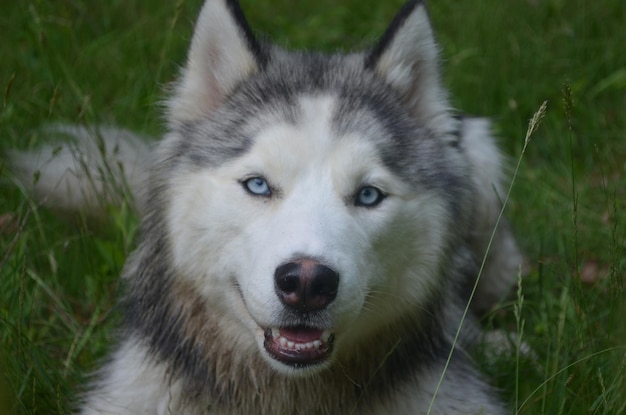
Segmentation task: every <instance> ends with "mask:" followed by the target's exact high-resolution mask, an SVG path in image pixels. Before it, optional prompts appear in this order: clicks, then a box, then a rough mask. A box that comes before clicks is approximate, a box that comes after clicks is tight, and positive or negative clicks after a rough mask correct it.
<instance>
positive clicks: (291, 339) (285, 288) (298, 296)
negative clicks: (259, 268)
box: [263, 259, 339, 367]
mask: <svg viewBox="0 0 626 415" xmlns="http://www.w3.org/2000/svg"><path fill="white" fill-rule="evenodd" d="M274 289H275V291H276V295H277V296H278V298H279V299H280V301H281V302H282V304H283V306H284V307H285V308H286V309H288V310H289V312H291V313H294V314H297V315H299V316H302V321H303V322H302V324H297V325H289V326H285V327H271V328H267V329H265V332H264V335H265V341H264V343H263V344H264V347H265V350H267V352H268V353H269V354H270V356H272V357H273V358H274V359H276V360H278V361H280V362H282V363H284V364H287V365H289V366H293V367H304V366H309V365H313V364H317V363H321V362H323V361H325V360H326V359H327V358H328V357H329V356H330V355H331V353H332V350H333V341H334V338H335V336H334V334H333V333H332V332H331V331H330V330H328V329H322V328H319V327H313V326H311V325H308V324H307V323H306V321H307V317H308V316H310V315H311V314H314V313H317V312H319V311H321V310H323V309H325V308H326V307H327V306H328V305H329V304H331V303H332V302H333V301H334V300H335V298H336V297H337V291H338V289H339V274H338V273H337V272H336V271H334V270H333V269H331V268H329V267H327V266H326V265H323V264H321V263H319V262H318V261H316V260H313V259H301V260H297V261H293V262H289V263H286V264H283V265H281V266H279V267H278V268H276V271H275V273H274Z"/></svg>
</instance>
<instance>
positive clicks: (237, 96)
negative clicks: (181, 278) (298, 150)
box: [175, 51, 454, 186]
mask: <svg viewBox="0 0 626 415" xmlns="http://www.w3.org/2000/svg"><path fill="white" fill-rule="evenodd" d="M329 96H330V97H333V99H332V102H330V101H324V100H321V101H320V100H318V101H314V104H311V105H313V106H314V107H315V106H317V107H316V108H310V106H311V105H309V104H310V103H311V102H313V101H310V100H308V98H311V97H329ZM307 102H308V103H309V104H307ZM329 109H330V111H329ZM316 113H319V114H324V115H325V117H326V118H325V122H324V123H318V124H317V125H318V126H319V128H320V129H322V128H326V127H328V128H329V129H330V130H331V131H332V133H333V134H331V136H332V137H335V138H336V139H338V138H340V137H344V136H347V135H350V136H359V137H361V139H362V140H365V141H367V142H368V143H369V144H371V145H374V146H375V147H376V148H377V152H378V155H379V157H380V160H381V161H382V163H383V164H384V165H385V166H386V167H387V168H388V169H389V170H390V171H392V172H394V173H396V174H397V175H398V176H400V177H403V178H404V179H405V180H407V181H413V182H415V183H420V182H422V183H421V184H424V183H426V184H427V185H429V186H432V185H433V183H439V182H441V183H440V184H442V185H447V184H448V183H449V180H448V179H454V178H453V177H452V178H451V177H449V175H448V174H447V172H446V168H445V166H444V165H442V162H443V163H445V161H444V159H445V158H446V156H445V153H446V152H447V151H448V150H447V149H445V148H444V147H445V145H444V144H442V142H441V140H438V139H437V138H436V137H432V134H431V132H429V131H428V130H427V129H425V128H423V127H422V126H420V125H419V123H418V121H417V120H416V118H415V117H412V116H411V114H410V112H409V110H408V109H407V108H406V107H405V106H404V103H403V101H402V99H401V98H400V95H399V94H398V93H397V92H396V91H394V90H393V88H391V87H390V86H389V85H387V84H386V83H385V82H384V81H383V80H382V79H380V78H379V77H378V76H376V74H375V73H374V72H372V71H371V70H368V69H366V68H365V67H364V66H363V56H362V55H359V54H353V55H322V54H311V53H287V52H282V51H278V52H275V55H274V59H273V60H272V61H271V64H269V65H268V66H267V67H266V68H265V70H263V71H262V72H260V73H257V74H255V75H253V76H251V77H250V78H249V79H247V80H246V81H244V82H242V83H241V84H240V85H239V86H238V87H237V88H236V90H235V91H234V93H233V94H232V95H231V96H230V97H229V98H228V99H227V100H226V102H224V105H222V106H221V107H220V108H218V109H217V110H216V111H214V113H212V114H210V115H209V116H208V117H207V118H206V119H202V120H197V121H190V122H186V123H183V124H181V125H179V126H177V127H175V128H176V129H178V131H177V135H178V136H179V137H181V139H182V141H183V143H181V144H180V145H179V146H178V147H177V151H178V152H179V155H180V156H183V157H185V158H187V159H189V160H191V161H192V162H193V164H195V165H197V166H199V167H201V168H206V167H217V166H219V164H222V163H225V162H227V161H229V160H232V159H234V158H237V157H241V156H243V155H245V154H246V153H247V152H248V151H249V150H250V149H251V148H252V147H253V145H254V142H255V139H256V138H257V137H259V136H260V135H261V133H262V131H264V130H267V129H268V128H269V129H271V128H272V127H273V126H275V125H279V124H285V123H286V124H290V125H294V126H296V127H297V126H300V125H304V124H306V126H307V128H309V129H310V128H313V129H314V128H316V125H315V123H308V124H307V123H306V122H304V121H306V120H308V119H310V118H311V117H312V116H315V114H316ZM308 135H309V136H310V135H314V134H308ZM320 137H323V135H318V136H316V139H319V138H320ZM320 144H321V143H320ZM433 172H435V173H433ZM424 174H427V175H429V176H430V175H434V176H435V177H436V180H435V181H433V180H423V179H424V177H423V176H424ZM444 182H448V183H444Z"/></svg>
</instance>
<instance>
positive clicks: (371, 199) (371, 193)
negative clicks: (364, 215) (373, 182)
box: [354, 186, 387, 207]
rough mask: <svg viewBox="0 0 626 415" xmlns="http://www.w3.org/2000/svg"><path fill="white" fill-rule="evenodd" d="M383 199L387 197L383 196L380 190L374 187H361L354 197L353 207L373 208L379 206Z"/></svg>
mask: <svg viewBox="0 0 626 415" xmlns="http://www.w3.org/2000/svg"><path fill="white" fill-rule="evenodd" d="M385 197H387V195H386V194H384V193H383V191H382V190H380V189H378V188H376V187H374V186H363V187H361V188H360V189H359V191H358V193H357V195H356V198H355V200H354V205H355V206H362V207H374V206H377V205H378V204H380V202H382V201H383V200H384V199H385Z"/></svg>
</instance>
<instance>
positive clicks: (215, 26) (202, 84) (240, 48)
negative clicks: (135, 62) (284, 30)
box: [167, 0, 267, 122]
mask: <svg viewBox="0 0 626 415" xmlns="http://www.w3.org/2000/svg"><path fill="white" fill-rule="evenodd" d="M266 61H267V54H266V52H265V51H264V50H263V48H262V46H261V44H260V43H259V42H258V41H257V39H256V38H255V37H254V34H253V33H252V30H251V29H250V26H249V25H248V22H247V21H246V18H245V16H244V15H243V12H242V11H241V8H240V7H239V4H238V2H237V1H236V0H206V2H205V3H204V6H203V7H202V10H201V11H200V16H199V17H198V21H197V22H196V28H195V32H194V35H193V39H192V41H191V48H190V50H189V55H188V57H187V64H186V65H185V67H184V69H183V72H182V79H181V80H180V81H179V82H178V84H177V85H176V87H175V90H174V94H173V95H172V97H171V98H170V99H169V100H168V101H167V108H168V115H169V117H168V119H169V121H170V122H181V121H187V120H193V119H198V118H202V117H206V116H207V115H209V114H210V113H211V112H212V111H213V110H215V109H216V108H217V107H218V106H220V105H221V103H222V102H223V101H224V99H225V97H226V96H227V95H228V94H229V93H231V92H232V90H233V89H234V88H235V86H236V85H237V84H238V83H239V82H241V81H242V80H244V79H245V78H246V77H248V76H250V75H251V74H253V73H255V72H257V71H258V70H260V69H261V68H262V67H263V66H264V65H265V63H266Z"/></svg>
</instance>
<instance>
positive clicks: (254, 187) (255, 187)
mask: <svg viewBox="0 0 626 415" xmlns="http://www.w3.org/2000/svg"><path fill="white" fill-rule="evenodd" d="M243 186H244V188H245V189H246V190H247V191H248V192H249V193H251V194H253V195H255V196H270V195H271V194H272V191H271V190H270V186H269V184H267V181H266V180H265V179H264V178H263V177H252V178H250V179H247V180H244V181H243Z"/></svg>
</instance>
